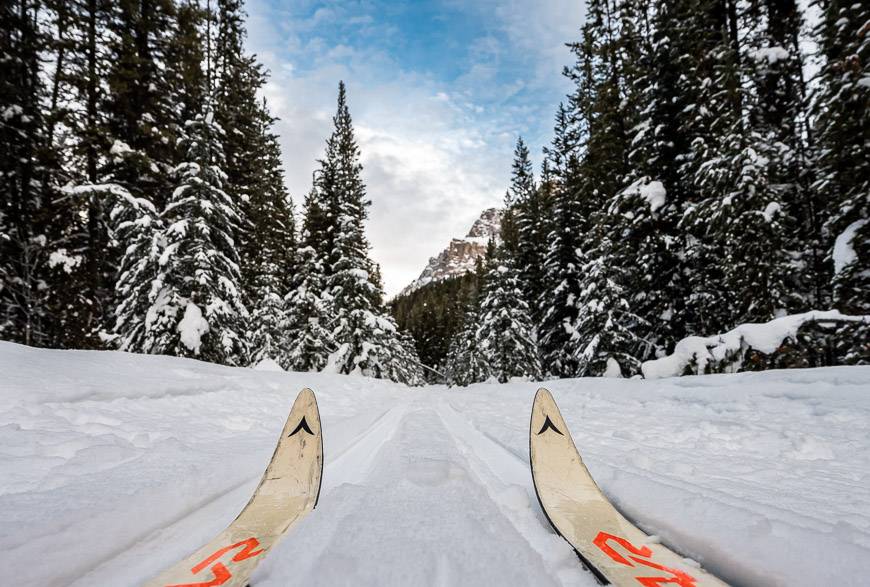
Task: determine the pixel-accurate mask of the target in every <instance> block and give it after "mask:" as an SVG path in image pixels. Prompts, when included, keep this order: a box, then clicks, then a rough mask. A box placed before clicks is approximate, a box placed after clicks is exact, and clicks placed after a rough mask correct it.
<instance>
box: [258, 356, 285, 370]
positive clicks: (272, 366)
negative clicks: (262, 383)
mask: <svg viewBox="0 0 870 587" xmlns="http://www.w3.org/2000/svg"><path fill="white" fill-rule="evenodd" d="M254 369H256V370H257V371H274V372H282V371H284V369H283V368H282V367H281V365H279V364H278V362H277V361H276V360H275V359H269V358H266V359H263V360H261V361H260V362H259V363H257V364H256V366H255V367H254Z"/></svg>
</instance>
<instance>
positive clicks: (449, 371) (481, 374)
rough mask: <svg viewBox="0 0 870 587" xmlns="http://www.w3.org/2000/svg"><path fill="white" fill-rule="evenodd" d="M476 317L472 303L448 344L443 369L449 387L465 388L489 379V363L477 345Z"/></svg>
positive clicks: (477, 326)
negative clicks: (460, 326) (461, 324)
mask: <svg viewBox="0 0 870 587" xmlns="http://www.w3.org/2000/svg"><path fill="white" fill-rule="evenodd" d="M477 317H478V315H477V308H476V306H475V305H474V304H473V303H472V304H470V305H469V307H468V309H467V310H466V312H465V318H464V324H463V327H462V329H461V330H459V332H458V333H457V334H456V336H455V337H453V339H452V340H451V342H450V348H449V350H448V351H447V360H446V362H445V367H444V371H445V373H444V374H445V375H446V376H447V383H448V384H449V385H459V386H462V387H465V386H467V385H471V384H472V383H479V382H481V381H486V380H487V379H489V377H490V370H489V362H488V361H487V359H486V357H485V356H484V354H483V350H482V349H481V348H480V345H479V344H478V338H477V331H478V329H479V325H478V319H477Z"/></svg>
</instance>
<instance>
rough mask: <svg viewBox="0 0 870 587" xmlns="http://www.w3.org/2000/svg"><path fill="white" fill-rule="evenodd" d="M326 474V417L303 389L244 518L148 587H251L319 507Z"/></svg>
mask: <svg viewBox="0 0 870 587" xmlns="http://www.w3.org/2000/svg"><path fill="white" fill-rule="evenodd" d="M322 475H323V436H322V434H321V427H320V413H319V411H318V409H317V401H316V399H315V397H314V392H312V391H311V390H310V389H303V390H302V392H300V393H299V396H298V397H297V398H296V401H295V402H294V403H293V408H292V409H291V410H290V415H289V416H288V417H287V422H286V424H284V429H283V431H282V432H281V437H280V438H279V439H278V445H277V446H276V447H275V452H274V453H273V455H272V460H271V461H269V465H268V467H266V472H265V473H264V474H263V478H262V479H261V480H260V484H259V485H257V488H256V489H255V490H254V494H253V495H252V496H251V499H250V501H248V504H247V505H246V506H245V507H244V509H243V510H242V511H241V513H240V514H239V515H238V516H237V517H236V519H235V520H233V522H232V523H231V524H230V525H229V526H228V527H227V528H226V529H225V530H224V531H223V532H221V533H220V534H218V535H217V536H216V537H215V538H214V539H213V540H212V541H211V542H209V543H208V544H206V545H205V546H203V547H202V548H200V549H199V550H197V551H196V552H195V553H193V554H191V555H190V556H189V557H187V558H186V559H184V560H183V561H181V562H180V563H178V564H176V565H174V566H172V567H171V568H169V569H167V570H166V571H164V572H163V573H161V574H160V575H159V576H158V577H156V578H155V579H153V580H151V581H149V582H148V583H146V584H145V587H213V586H218V585H222V586H224V587H245V585H247V584H248V579H249V577H250V576H251V573H253V572H254V569H255V568H256V566H257V565H258V564H259V562H260V561H261V560H263V558H264V557H265V556H266V553H267V552H268V551H269V549H270V548H272V547H273V546H274V545H275V544H276V543H277V542H278V541H279V540H280V539H281V537H282V536H283V535H284V534H285V533H286V532H287V530H288V529H289V528H290V526H292V525H293V524H295V523H296V522H298V521H299V520H300V519H302V518H303V517H304V516H305V515H306V514H308V512H310V511H311V510H313V509H314V508H315V506H317V499H318V496H319V494H320V482H321V478H322Z"/></svg>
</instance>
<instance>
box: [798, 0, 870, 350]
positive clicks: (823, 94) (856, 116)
mask: <svg viewBox="0 0 870 587" xmlns="http://www.w3.org/2000/svg"><path fill="white" fill-rule="evenodd" d="M820 8H821V9H822V20H821V22H820V24H819V26H818V30H817V37H818V42H819V46H820V49H821V53H822V56H823V58H824V64H823V68H822V71H821V75H820V80H819V84H818V92H817V95H816V96H815V97H814V104H815V125H814V130H815V136H816V137H817V140H818V170H817V173H818V175H817V178H816V181H815V182H814V183H813V186H812V188H813V191H814V193H815V194H817V200H818V201H822V202H826V203H827V205H828V210H830V219H829V220H828V221H827V223H826V225H825V233H826V236H827V240H828V246H829V249H828V250H829V258H830V259H832V260H833V265H834V267H833V269H834V275H833V280H832V282H831V286H832V292H833V305H834V307H835V308H837V309H838V310H840V311H842V312H845V313H847V314H856V315H862V314H863V315H867V314H870V302H868V295H867V292H868V291H870V222H868V218H870V86H868V84H867V80H868V78H870V34H868V33H867V22H870V8H868V7H867V5H866V4H863V3H850V2H842V1H840V0H825V1H823V2H821V3H820ZM868 337H870V327H867V326H864V327H863V328H860V329H858V330H857V331H855V330H852V331H849V330H845V329H844V330H841V331H840V332H838V335H837V339H838V340H837V345H838V347H839V349H838V355H840V356H846V357H847V360H848V361H850V362H863V363H867V362H868V361H870V356H868V352H867V351H866V345H865V347H864V350H863V352H862V351H860V350H859V351H858V352H855V351H853V350H850V349H854V348H856V347H855V345H854V341H855V340H862V339H863V340H864V341H866V340H867V339H868ZM858 348H860V347H858Z"/></svg>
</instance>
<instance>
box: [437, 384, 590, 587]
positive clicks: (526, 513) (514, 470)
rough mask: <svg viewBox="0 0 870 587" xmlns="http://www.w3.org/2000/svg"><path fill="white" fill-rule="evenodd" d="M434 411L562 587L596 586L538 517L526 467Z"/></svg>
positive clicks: (457, 417) (456, 418)
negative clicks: (555, 575)
mask: <svg viewBox="0 0 870 587" xmlns="http://www.w3.org/2000/svg"><path fill="white" fill-rule="evenodd" d="M435 409H436V411H437V413H438V416H439V417H440V418H441V421H442V422H443V423H444V425H445V427H446V428H447V430H448V431H449V432H450V434H451V435H452V436H453V439H454V441H455V442H456V444H457V446H458V447H459V450H460V452H461V453H462V454H463V456H464V457H465V459H466V461H467V462H468V464H469V467H470V469H471V470H472V471H473V473H474V474H475V476H476V477H477V478H478V480H479V481H480V483H481V484H482V485H483V486H484V487H485V488H486V491H487V492H488V494H489V496H490V497H491V499H492V501H493V502H494V503H495V504H496V505H497V506H498V507H499V509H500V510H501V511H502V513H503V514H504V515H505V517H506V518H507V519H508V520H510V522H511V523H512V524H513V526H514V527H515V528H516V530H517V532H519V533H520V534H522V535H523V536H524V537H525V539H526V540H527V541H528V545H529V547H530V548H532V549H534V550H535V551H536V552H537V553H538V554H539V555H540V556H541V558H542V559H544V560H545V561H546V563H547V565H548V566H549V567H550V568H551V569H553V570H554V572H555V573H556V574H557V575H558V577H559V579H560V581H561V582H562V584H563V585H590V586H591V585H597V584H598V583H597V582H596V581H595V579H594V578H593V576H592V575H591V574H588V573H585V572H583V571H582V567H581V565H580V564H579V561H578V560H577V557H576V555H575V553H574V549H573V548H571V546H570V545H569V544H568V543H567V542H565V541H564V540H562V538H560V537H559V536H558V535H557V534H556V533H555V532H553V530H552V529H551V527H550V524H549V522H547V520H546V518H545V517H544V515H543V513H542V512H541V511H540V509H539V507H538V503H537V497H536V495H535V490H534V486H533V484H532V478H531V473H530V471H529V464H528V462H527V461H526V460H523V459H521V458H520V457H518V456H517V455H516V454H515V453H514V452H513V451H511V450H510V449H508V448H506V447H505V446H503V445H501V444H500V443H499V442H497V441H495V440H493V439H492V438H490V437H489V436H487V435H486V434H484V433H483V432H481V431H480V430H478V429H477V428H475V427H474V425H473V424H472V423H471V422H470V421H469V420H468V419H466V418H465V417H463V416H462V414H461V413H459V412H457V411H456V410H455V409H454V408H453V407H452V406H450V404H449V403H448V402H447V401H445V400H441V401H438V402H437V403H436V407H435Z"/></svg>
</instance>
